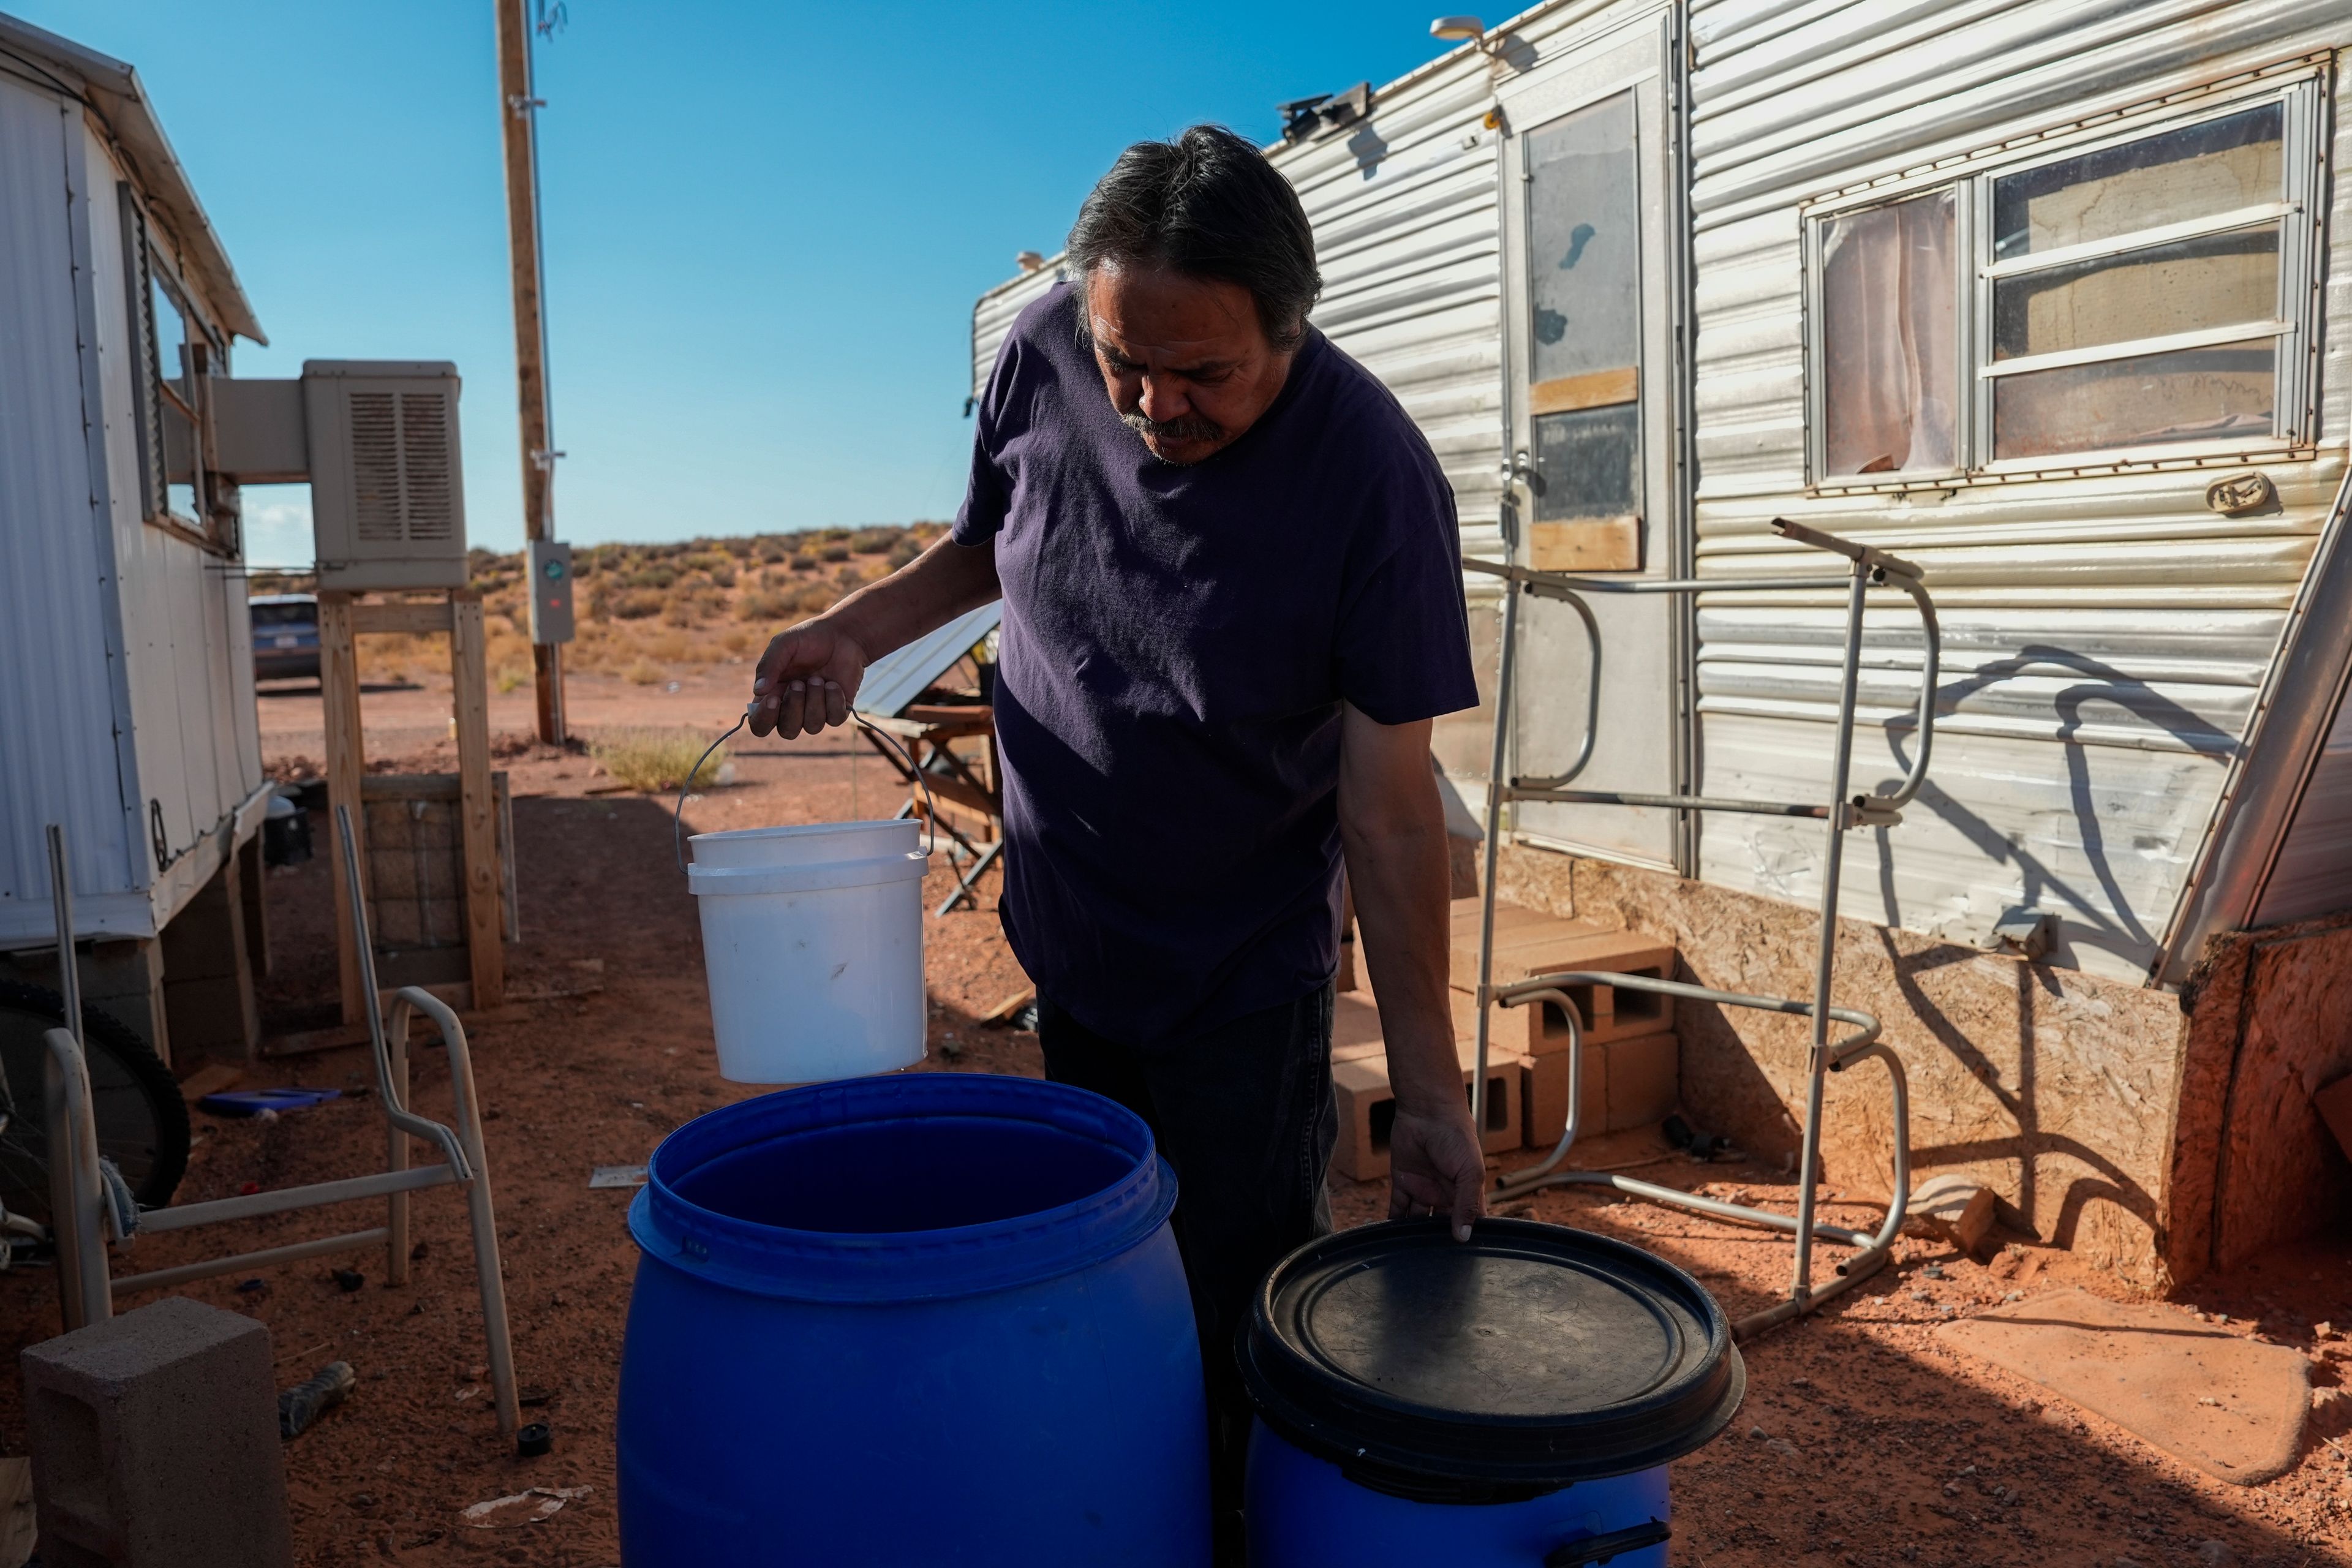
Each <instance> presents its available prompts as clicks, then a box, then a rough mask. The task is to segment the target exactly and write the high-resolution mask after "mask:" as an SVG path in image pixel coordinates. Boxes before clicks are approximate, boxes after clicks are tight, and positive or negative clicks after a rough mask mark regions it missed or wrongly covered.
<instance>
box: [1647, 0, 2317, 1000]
mask: <svg viewBox="0 0 2352 1568" xmlns="http://www.w3.org/2000/svg"><path fill="white" fill-rule="evenodd" d="M1692 14H1693V20H1692V30H1693V34H1694V41H1695V45H1696V58H1695V66H1694V73H1693V79H1692V106H1693V116H1694V129H1693V146H1694V153H1695V167H1694V187H1693V203H1694V208H1695V213H1696V222H1695V226H1696V234H1695V237H1694V254H1695V258H1696V267H1697V279H1696V298H1697V307H1698V313H1699V331H1698V337H1697V345H1696V373H1697V382H1696V411H1697V419H1698V424H1697V428H1696V447H1697V452H1698V458H1699V464H1700V479H1699V488H1698V495H1697V509H1696V510H1697V531H1698V540H1697V547H1698V554H1699V560H1700V569H1701V571H1702V572H1706V571H1723V570H1727V569H1734V568H1747V569H1759V568H1760V569H1765V570H1778V569H1789V568H1794V567H1796V566H1798V565H1799V564H1800V562H1799V560H1798V558H1797V557H1796V556H1795V555H1794V554H1792V553H1791V552H1789V551H1788V550H1787V549H1786V548H1785V547H1783V546H1781V545H1780V542H1778V541H1777V540H1776V539H1775V538H1773V537H1772V536H1771V535H1770V534H1769V531H1768V528H1767V524H1768V522H1769V520H1770V519H1771V518H1772V517H1774V516H1776V515H1787V516H1792V517H1797V518H1800V519H1801V520H1803V521H1808V522H1811V523H1813V524H1815V525H1816V526H1819V527H1822V528H1827V529H1830V530H1832V531H1836V532H1840V533H1843V534H1846V535H1848V536H1850V537H1853V538H1856V539H1860V540H1865V541H1867V542H1873V543H1877V544H1882V545H1884V546H1885V547H1887V548H1890V549H1893V550H1895V551H1898V552H1902V553H1904V554H1906V555H1908V556H1911V557H1913V558H1914V559H1916V560H1918V561H1920V562H1922V563H1924V564H1925V565H1926V566H1927V569H1928V574H1929V577H1928V581H1929V584H1930V586H1931V587H1932V588H1933V590H1934V591H1935V594H1936V597H1937V603H1938V605H1941V606H1943V607H1944V608H1945V610H1946V616H1945V620H1946V628H1947V643H1946V647H1947V656H1946V657H1947V668H1946V674H1945V678H1944V704H1943V706H1944V710H1945V711H1946V712H1947V713H1948V715H1949V717H1948V719H1947V720H1946V721H1943V722H1942V723H1940V724H1939V726H1938V727H1939V729H1940V730H1942V731H1943V738H1941V739H1939V742H1938V744H1937V753H1936V760H1935V766H1934V769H1933V771H1932V773H1931V774H1930V778H1931V783H1930V784H1929V787H1928V790H1927V793H1926V794H1925V795H1922V797H1921V799H1920V801H1919V803H1918V805H1916V806H1915V807H1914V808H1913V809H1912V810H1911V811H1910V812H1909V813H1908V814H1907V815H1906V820H1905V822H1904V824H1903V826H1901V827H1899V828H1897V829H1895V830H1894V831H1893V832H1892V833H1891V834H1879V835H1871V836H1863V835H1857V836H1855V837H1854V839H1853V842H1852V845H1851V847H1850V849H1849V855H1848V860H1847V870H1846V880H1845V885H1844V887H1843V889H1842V891H1841V899H1842V903H1843V909H1844V910H1845V911H1846V912H1847V913H1848V914H1850V915H1853V916H1855V917H1858V918H1862V919H1866V920H1871V921H1878V922H1881V923H1885V924H1892V925H1900V926H1905V927H1908V928H1911V929H1914V930H1921V931H1941V932H1944V933H1947V934H1949V935H1951V936H1954V937H1956V938H1959V939H1964V940H1965V939H1973V938H1974V937H1976V936H1977V935H1979V933H1981V932H1982V931H1984V930H1985V928H1986V927H1987V926H1988V925H1989V924H1990V921H1992V920H1993V919H1994V918H1996V917H1997V916H1998V915H1999V914H2000V911H2001V910H2002V909H2004V908H2006V907H2009V906H2011V905H2017V904H2028V905H2035V906H2038V907H2040V908H2042V909H2043V910H2048V911H2050V912H2051V913H2053V914H2056V915H2058V916H2059V917H2060V920H2061V922H2062V923H2061V945H2060V948H2059V950H2058V953H2057V956H2058V958H2059V959H2060V961H2061V962H2065V963H2074V964H2077V965H2079V966H2080V967H2083V968H2084V969H2088V970H2092V971H2095V972H2099V973H2111V974H2116V975H2128V976H2137V975H2139V974H2141V973H2145V971H2146V968H2147V963H2148V962H2149V960H2150V959H2151V958H2152V957H2153V956H2155V953H2156V951H2157V944H2158V942H2160V940H2161V936H2162V932H2163V931H2164V929H2165V927H2166V925H2167V923H2168V921H2169V919H2170V917H2171V915H2172V912H2173V910H2174V907H2175V905H2176V904H2177V902H2178V900H2179V897H2180V894H2181V891H2182V884H2183V882H2184V880H2185V879H2186V877H2187V874H2188V869H2189V864H2190V862H2191V861H2192V860H2193V858H2195V855H2196V852H2197V849H2198V847H2199V843H2200V839H2201V837H2202V835H2203V833H2204V831H2205V827H2206V825H2207V823H2208V821H2209V820H2210V815H2211V811H2212V808H2213V804H2214V800H2215V796H2216V794H2217V791H2218V788H2219V785H2220V784H2221V773H2222V768H2223V764H2224V762H2225V761H2226V759H2227V757H2228V756H2229V755H2230V754H2231V752H2232V751H2233V749H2234V747H2235V746H2236V744H2237V742H2238V740H2239V739H2240V737H2241V736H2242V734H2243V733H2244V728H2245V722H2246V719H2247V716H2248V711H2249V705H2250V703H2251V701H2252V697H2253V693H2254V689H2255V687H2256V685H2257V683H2258V682H2259V680H2260V679H2261V675H2262V671H2263V668H2264V667H2265V666H2266V665H2267V663H2268V661H2269V659H2270V658H2271V657H2272V653H2273V648H2274V647H2275V644H2276V640H2277V636H2278V631H2279V627H2280V626H2281V622H2282V616H2283V613H2284V610H2285V608H2286V606H2287V605H2288V604H2289V603H2290V601H2291V600H2292V598H2293V595H2294V590H2295V585H2296V584H2297V583H2298V582H2299V581H2300V579H2301V576H2302V574H2303V572H2304V569H2305V564H2306V563H2307V562H2308V560H2309V557H2310V553H2311V548H2312V542H2313V539H2314V536H2315V531H2316V529H2317V527H2318V526H2319V524H2320V522H2321V521H2323V518H2324V514H2325V511H2326V504H2327V502H2328V500H2329V499H2330V498H2331V497H2332V495H2333V493H2334V490H2335V487H2336V482H2337V480H2338V479H2339V477H2340V475H2341V473H2342V471H2343V463H2344V455H2343V451H2342V447H2341V443H2342V441H2343V439H2344V435H2345V426H2346V420H2345V413H2346V408H2345V397H2346V375H2345V372H2346V369H2347V364H2346V359H2347V353H2346V350H2347V342H2346V339H2345V336H2344V332H2343V330H2342V329H2341V328H2340V327H2338V328H2337V329H2336V331H2335V332H2334V334H2333V336H2332V338H2331V341H2330V342H2329V343H2328V344H2327V353H2326V368H2325V371H2324V373H2323V403H2322V414H2323V421H2322V430H2323V440H2324V442H2326V443H2327V445H2326V447H2325V449H2323V451H2322V452H2321V454H2320V455H2319V457H2318V458H2317V460H2315V461H2309V462H2299V463H2298V462H2275V463H2271V464H2268V465H2266V466H2265V468H2266V471H2267V472H2269V473H2270V475H2271V477H2272V479H2273V481H2274V482H2275V483H2276V484H2277V486H2278V488H2279V491H2280V496H2281V500H2282V501H2283V503H2284V507H2283V510H2281V512H2279V513H2278V514H2277V515H2274V516H2271V517H2264V518H2252V519H2244V520H2237V521H2231V520H2226V519H2222V518H2220V517H2217V516H2216V515H2215V514H2214V513H2212V512H2211V511H2210V510H2207V508H2206V507H2205V505H2204V500H2203V491H2204V488H2205V486H2206V485H2207V484H2208V483H2209V482H2210V480H2211V479H2212V478H2213V477H2214V475H2213V473H2212V472H2211V471H2210V470H2194V469H2192V470H2189V471H2184V472H2173V473H2139V474H2130V475H2116V476H2111V477H2105V478H2089V479H2053V480H2044V481H2034V482H2017V483H2011V484H2007V485H2000V486H1985V487H1979V488H1967V487H1963V488H1961V489H1958V490H1956V491H1954V492H1952V493H1951V494H1950V495H1949V497H1948V499H1942V500H1937V499H1933V498H1931V497H1927V496H1922V497H1919V498H1917V499H1916V500H1909V501H1906V500H1900V499H1897V498H1895V497H1892V496H1887V495H1877V496H1843V497H1819V498H1816V497H1809V496H1808V495H1806V493H1805V491H1804V465H1805V442H1804V413H1805V396H1804V395H1805V361H1804V339H1803V294H1802V287H1803V274H1802V269H1801V256H1800V235H1801V223H1800V216H1799V208H1800V205H1801V203H1803V202H1805V201H1807V200H1810V199H1812V198H1816V197H1819V196H1821V195H1826V194H1828V193H1830V192H1832V191H1833V190H1837V189H1840V188H1843V187H1846V186H1850V185H1853V184H1857V183H1860V182H1862V181H1864V180H1870V179H1876V178H1882V177H1885V176H1888V175H1891V174H1895V173H1897V172H1899V171H1902V170H1906V169H1911V168H1916V167H1918V166H1920V165H1922V164H1925V163H1929V162H1931V161H1933V160H1936V159H1938V158H1943V157H1948V156H1954V155H1958V154H1961V153H1971V152H1977V151H1981V150H1983V149H1985V148H1989V147H1991V146H1995V145H1998V144H2000V143H2001V142H2004V141H2005V140H2007V139H2009V138H2011V137H2014V136H2021V135H2026V134H2032V133H2034V132H2042V131H2045V130H2049V129H2053V128H2055V127H2057V126H2059V125H2062V124H2064V123H2068V122H2071V121H2076V120H2079V119H2083V118H2086V117H2088V116H2091V115H2094V114H2098V113H2105V112H2110V111H2113V110H2117V109H2121V108H2124V107H2127V106H2130V105H2134V104H2137V103H2142V102H2145V101H2147V100H2151V99H2153V98H2156V97H2158V96H2159V95H2162V94H2166V93H2170V92H2175V91H2179V90H2182V89H2187V88H2189V87H2192V86H2195V85H2197V84H2199V83H2201V82H2210V81H2213V80H2216V79H2221V78H2222V77H2225V76H2227V75H2229V74H2231V73H2232V72H2235V71H2240V70H2243V69H2248V68H2254V67H2258V66H2263V65H2270V64H2273V63H2276V62H2278V61H2281V60H2284V59H2291V58H2295V57H2298V56H2302V55H2305V54H2308V53H2311V52H2314V51H2318V50H2323V49H2326V48H2330V47H2335V46H2336V45H2339V44H2343V43H2347V42H2352V5H2345V4H2342V3H2340V0H2331V3H2329V4H2326V5H2311V4H2281V3H2278V0H2261V3H2243V4H2234V5H2216V4H2213V3H2212V0H2194V3H2184V0H2167V3H2159V4H2142V5H2117V4H2101V5H2090V4H2078V3H2072V0H2069V3H2060V0H2029V3H2026V4H2015V3H1995V0H1958V3H1955V4H1948V5H1947V4H1929V3H1910V4H1889V5H1881V6H1856V5H1832V4H1827V3H1823V0H1806V3H1802V4H1796V5H1791V4H1789V3H1788V0H1712V3H1709V0H1696V3H1695V4H1694V5H1693V6H1692ZM2346 151H2347V146H2346V144H2345V142H2343V140H2342V139H2341V138H2340V137H2339V141H2338V145H2337V147H2336V158H2337V163H2338V166H2341V159H2342V155H2343V153H2345V152H2346ZM2346 197H2347V193H2345V192H2343V191H2341V190H2339V192H2338V194H2337V197H2336V211H2335V212H2334V213H2333V214H2332V215H2331V217H2330V224H2331V227H2330V230H2329V233H2330V241H2331V248H2332V251H2333V260H2334V264H2333V266H2332V267H2331V268H2330V278H2331V282H2330V285H2329V287H2330V290H2331V297H2330V299H2329V301H2328V305H2329V310H2328V316H2329V319H2330V320H2332V321H2338V322H2340V321H2343V320H2344V319H2345V310H2346V309H2347V305H2352V298H2347V289H2352V282H2347V275H2352V268H2347V260H2352V249H2347V216H2352V215H2347V203H2346ZM1898 605H1899V601H1897V600H1895V599H1894V598H1892V597H1891V596H1890V598H1889V601H1888V605H1887V608H1886V609H1885V611H1884V612H1883V613H1881V614H1874V616H1873V618H1872V632H1871V639H1870V655H1869V660H1868V662H1869V664H1870V666H1871V667H1872V668H1871V670H1870V673H1869V674H1868V675H1867V676H1866V678H1865V680H1864V701H1865V706H1866V708H1867V709H1868V710H1869V716H1870V717H1871V718H1872V719H1873V720H1874V721H1884V720H1886V719H1891V718H1894V717H1895V712H1896V710H1897V709H1898V707H1899V704H1900V703H1901V701H1902V700H1903V692H1904V690H1905V689H1906V688H1905V681H1904V679H1903V676H1904V672H1905V671H1906V670H1907V669H1911V668H1916V647H1917V639H1916V636H1915V635H1913V632H1912V627H1913V625H1914V623H1913V621H1912V620H1911V618H1910V617H1909V616H1908V614H1907V612H1906V611H1905V610H1904V609H1902V608H1900V607H1898ZM1839 619H1840V617H1839V616H1838V615H1837V614H1836V613H1835V612H1834V611H1833V610H1832V608H1831V606H1830V605H1828V604H1827V603H1825V602H1823V601H1821V600H1818V599H1814V600H1808V599H1807V598H1805V597H1804V596H1801V595H1799V596H1792V598H1791V599H1790V602H1788V603H1786V604H1781V605H1758V604H1756V603H1755V602H1754V601H1752V600H1749V601H1744V602H1742V603H1741V604H1739V605H1737V606H1728V605H1716V604H1712V603H1710V604H1708V605H1706V606H1705V607H1704V609H1703V610H1702V613H1701V616H1700V618H1699V632H1700V645H1701V646H1700V667H1699V685H1700V692H1701V703H1700V710H1701V731H1702V755H1703V767H1704V770H1705V773H1704V784H1703V788H1704V790H1705V792H1706V793H1708V794H1727V793H1734V792H1737V791H1740V790H1743V789H1769V790H1771V791H1772V792H1773V793H1775V794H1781V795H1790V796H1791V797H1812V798H1818V797H1819V796H1820V795H1821V794H1822V790H1823V787H1824V782H1825V778H1826V773H1827V769H1828V760H1829V743H1830V727H1829V725H1828V724H1827V723H1826V722H1824V721H1825V720H1826V719H1827V717H1828V715H1829V704H1830V703H1831V702H1832V701H1833V700H1834V696H1835V682H1834V674H1833V669H1832V666H1831V663H1830V661H1831V660H1832V659H1833V658H1834V657H1835V650H1836V647H1837V643H1838V640H1839V632H1838V622H1839ZM1908 739H1909V732H1908V731H1907V730H1906V729H1905V728H1903V727H1901V726H1900V725H1899V724H1898V725H1895V726H1891V727H1889V726H1886V725H1884V724H1883V723H1878V722H1874V723H1873V724H1871V725H1870V726H1868V727H1866V728H1865V730H1864V733H1863V734H1862V735H1861V736H1860V737H1859V740H1858V749H1857V756H1856V774H1857V780H1858V782H1860V783H1869V782H1873V781H1875V780H1877V779H1880V778H1885V777H1890V776H1892V775H1893V774H1895V773H1897V772H1898V771H1899V770H1900V767H1901V765H1902V764H1903V763H1904V762H1905V761H1906V760H1907V758H1908V756H1909V747H1908V743H1907V742H1908ZM1818 857H1819V844H1818V835H1811V836H1808V835H1802V834H1798V835H1793V836H1792V835H1790V834H1789V833H1787V832H1786V831H1785V830H1784V829H1782V828H1781V827H1780V826H1776V825H1774V824H1772V823H1770V822H1769V821H1764V820H1761V819H1754V818H1740V817H1710V818H1709V819H1707V821H1706V823H1705V825H1704V827H1703V831H1702V836H1701V846H1700V868H1701V874H1702V876H1704V877H1705V878H1706V879H1707V880H1709V881H1716V882H1721V883H1724V884H1727V885H1729V886H1733V887H1738V888H1743V889H1750V890H1754V891H1758V892H1762V893H1767V894H1770V895H1774V896H1778V897H1783V898H1790V899H1798V900H1805V899H1810V898H1811V897H1813V896H1816V891H1817V889H1818V886H1819V884H1818V880H1817V879H1818V877H1819V874H1820V872H1819V859H1818ZM1808 879H1814V880H1813V881H1812V882H1811V888H1810V889H1809V887H1808Z"/></svg>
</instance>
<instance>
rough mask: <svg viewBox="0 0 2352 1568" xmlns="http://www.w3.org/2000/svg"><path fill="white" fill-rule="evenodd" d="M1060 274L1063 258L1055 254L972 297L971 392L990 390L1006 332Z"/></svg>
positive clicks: (979, 392)
mask: <svg viewBox="0 0 2352 1568" xmlns="http://www.w3.org/2000/svg"><path fill="white" fill-rule="evenodd" d="M1061 276H1062V258H1061V257H1060V256H1059V255H1056V256H1055V257H1054V258H1053V259H1051V260H1049V261H1047V262H1046V263H1045V266H1043V267H1041V268H1038V269H1037V270H1036V271H1034V272H1024V273H1023V274H1021V276H1020V277H1018V278H1011V279H1006V280H1005V281H1003V282H1002V283H999V284H998V285H997V286H996V287H995V288H993V289H990V290H989V291H988V292H987V293H985V294H982V296H981V297H980V298H979V299H978V300H975V301H973V303H972V307H971V395H972V396H974V397H979V396H981V395H983V394H984V393H986V392H987V391H988V378H989V376H990V374H992V373H993V372H994V371H995V369H996V351H997V350H998V349H1000V348H1002V347H1003V346H1004V334H1005V333H1007V332H1009V331H1012V330H1013V317H1015V316H1017V315H1019V314H1020V313H1021V312H1022V311H1024V310H1027V309H1028V308H1029V303H1030V301H1031V300H1034V299H1036V298H1037V297H1038V296H1039V295H1041V294H1043V293H1044V292H1045V290H1046V289H1051V288H1052V287H1053V286H1054V284H1055V280H1056V279H1059V278H1060V277H1061Z"/></svg>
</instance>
